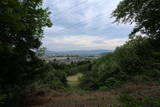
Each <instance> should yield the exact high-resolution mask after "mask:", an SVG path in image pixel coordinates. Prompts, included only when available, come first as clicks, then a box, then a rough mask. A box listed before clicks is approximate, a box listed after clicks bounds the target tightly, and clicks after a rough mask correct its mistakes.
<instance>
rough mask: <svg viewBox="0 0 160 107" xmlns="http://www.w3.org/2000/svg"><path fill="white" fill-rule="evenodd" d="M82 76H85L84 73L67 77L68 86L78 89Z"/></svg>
mask: <svg viewBox="0 0 160 107" xmlns="http://www.w3.org/2000/svg"><path fill="white" fill-rule="evenodd" d="M82 76H83V74H82V73H78V74H76V75H73V76H68V77H67V81H68V85H69V86H71V87H76V86H77V85H78V84H79V78H81V77H82Z"/></svg>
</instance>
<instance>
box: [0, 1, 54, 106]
mask: <svg viewBox="0 0 160 107" xmlns="http://www.w3.org/2000/svg"><path fill="white" fill-rule="evenodd" d="M41 5H42V0H0V16H1V17H0V62H1V64H0V90H1V93H2V94H5V95H7V100H8V101H9V99H14V98H18V96H21V95H22V94H24V92H25V89H26V87H28V85H30V84H31V83H33V82H34V81H35V80H37V79H38V78H39V77H40V75H41V74H43V73H44V71H47V70H48V68H47V66H46V64H45V62H43V61H42V60H40V59H39V58H38V57H37V55H36V53H35V52H36V50H37V49H38V48H39V47H40V45H41V38H42V36H43V28H44V27H46V26H48V27H50V26H51V25H52V24H51V22H50V20H49V14H50V12H48V9H43V8H42V6H41ZM9 104H12V103H11V102H9Z"/></svg>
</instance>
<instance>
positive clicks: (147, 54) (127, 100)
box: [0, 0, 160, 107]
mask: <svg viewBox="0 0 160 107" xmlns="http://www.w3.org/2000/svg"><path fill="white" fill-rule="evenodd" d="M42 4H43V0H0V62H1V64H0V107H160V88H159V86H160V47H159V46H160V1H159V0H122V1H121V2H120V3H119V5H118V6H117V8H116V9H115V10H114V11H113V12H112V15H111V16H112V17H113V18H114V19H115V21H114V23H115V24H117V23H118V24H121V23H123V24H126V23H129V24H134V26H135V27H134V28H133V30H132V32H130V35H128V38H129V40H128V41H127V42H126V43H125V44H123V45H121V46H119V47H117V48H116V49H115V50H114V51H113V52H109V53H107V54H105V55H104V56H102V57H101V58H98V59H95V60H93V61H80V62H75V63H71V64H65V63H56V62H53V61H49V62H47V61H45V60H42V59H41V58H40V57H41V56H42V55H43V49H42V47H41V45H42V38H43V36H44V28H45V27H51V26H54V24H52V22H51V20H50V14H51V13H50V10H49V9H48V8H46V9H44V8H43V7H42ZM74 76H77V77H74ZM72 80H73V81H72ZM73 82H74V83H73ZM56 97H57V98H56Z"/></svg>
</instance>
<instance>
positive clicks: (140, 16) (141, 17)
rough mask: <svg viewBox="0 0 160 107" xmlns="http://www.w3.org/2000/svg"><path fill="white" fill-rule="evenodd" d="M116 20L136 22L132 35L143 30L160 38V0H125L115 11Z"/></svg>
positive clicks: (151, 35)
mask: <svg viewBox="0 0 160 107" xmlns="http://www.w3.org/2000/svg"><path fill="white" fill-rule="evenodd" d="M113 17H115V18H116V20H115V22H122V23H130V24H132V23H135V24H136V26H135V28H134V30H133V31H132V33H131V34H130V37H133V36H134V35H135V34H136V33H137V32H139V31H140V32H141V33H143V34H145V35H147V36H148V37H150V38H152V39H160V0H123V1H121V2H120V4H119V5H118V7H117V8H116V10H115V11H114V12H113Z"/></svg>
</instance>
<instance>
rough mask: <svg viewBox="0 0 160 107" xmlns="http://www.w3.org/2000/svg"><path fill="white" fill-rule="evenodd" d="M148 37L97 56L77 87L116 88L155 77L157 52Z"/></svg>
mask: <svg viewBox="0 0 160 107" xmlns="http://www.w3.org/2000/svg"><path fill="white" fill-rule="evenodd" d="M155 52H156V53H158V51H157V49H155V47H154V46H152V40H150V39H148V38H146V37H141V36H137V37H136V38H134V39H131V40H129V41H128V42H126V43H125V44H124V45H122V46H121V47H118V48H117V49H116V50H115V51H114V52H113V53H109V54H107V55H106V56H104V57H102V58H100V59H98V60H97V61H96V62H95V63H94V64H93V65H92V68H91V70H90V71H89V72H87V73H86V74H85V75H84V76H83V77H82V79H81V84H80V85H81V87H82V88H84V89H89V90H97V89H99V88H100V87H102V86H106V87H108V88H116V87H119V86H120V85H121V84H122V83H124V82H126V81H129V80H135V78H136V77H137V76H138V78H139V80H141V81H143V80H159V77H160V74H159V73H160V69H159V66H158V64H159V53H158V54H155Z"/></svg>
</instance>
